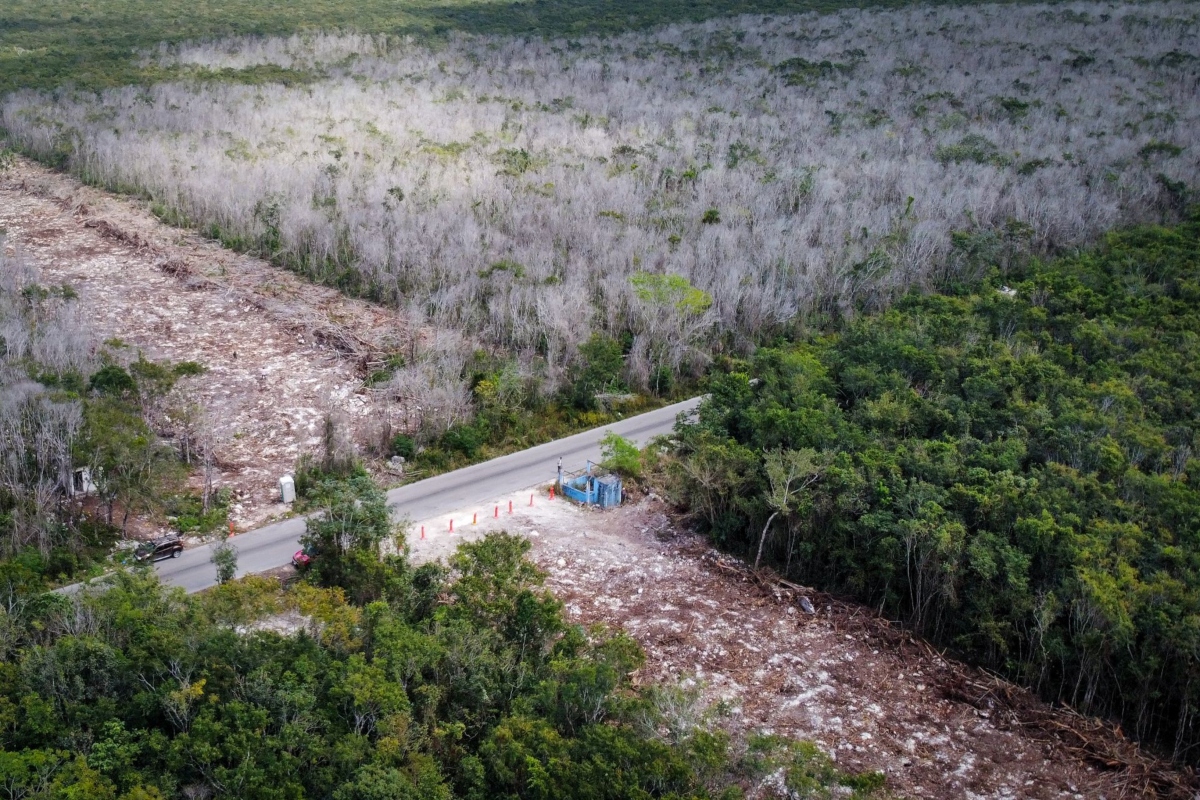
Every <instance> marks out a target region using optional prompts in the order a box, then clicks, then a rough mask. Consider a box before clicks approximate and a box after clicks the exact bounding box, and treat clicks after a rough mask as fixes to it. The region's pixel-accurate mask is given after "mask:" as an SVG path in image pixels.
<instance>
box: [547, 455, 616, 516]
mask: <svg viewBox="0 0 1200 800" xmlns="http://www.w3.org/2000/svg"><path fill="white" fill-rule="evenodd" d="M558 490H559V491H560V492H561V493H562V494H563V496H564V497H568V498H570V499H571V500H574V501H575V502H576V503H583V504H584V505H592V506H600V507H601V508H616V507H617V506H619V505H621V478H620V476H619V475H613V474H612V473H611V472H608V471H607V470H604V469H602V468H600V467H599V466H598V465H595V464H592V462H591V461H589V462H587V469H585V470H582V471H580V472H571V473H565V474H564V473H563V468H562V464H559V465H558Z"/></svg>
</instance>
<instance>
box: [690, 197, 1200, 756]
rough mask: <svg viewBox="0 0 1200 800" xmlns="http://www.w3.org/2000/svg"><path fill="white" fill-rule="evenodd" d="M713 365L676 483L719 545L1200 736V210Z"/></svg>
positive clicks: (1198, 741) (1068, 694)
mask: <svg viewBox="0 0 1200 800" xmlns="http://www.w3.org/2000/svg"><path fill="white" fill-rule="evenodd" d="M1004 280H1005V281H1007V283H1008V285H1007V286H1005V285H1003V282H1002V280H1001V278H1000V276H998V275H993V276H992V277H991V278H990V279H989V280H988V281H987V282H986V284H985V285H984V286H982V287H981V288H979V289H978V290H977V291H973V292H971V293H964V294H959V295H932V296H927V295H919V294H911V295H909V296H907V297H905V298H903V299H902V300H900V301H899V302H898V303H897V305H896V306H895V308H893V309H892V310H890V311H888V312H886V313H883V314H880V315H878V316H873V317H868V318H863V319H860V320H857V321H855V322H853V323H850V324H847V325H845V326H843V327H842V328H841V329H839V330H838V331H836V332H834V333H829V334H827V335H820V336H814V337H812V338H810V339H808V340H807V341H804V342H802V343H797V344H794V345H787V346H783V347H780V348H775V349H763V350H760V351H758V352H757V353H756V354H755V356H754V357H753V359H752V360H749V361H744V362H743V361H728V362H725V363H724V364H722V365H721V366H722V369H721V370H720V372H719V374H716V375H714V377H713V379H712V381H711V383H710V391H711V398H710V399H709V400H708V401H706V402H705V403H704V404H703V405H702V406H701V410H700V414H699V422H698V423H697V424H695V425H690V426H684V427H682V428H680V429H679V431H678V438H679V440H680V445H679V454H678V458H677V460H675V461H674V462H673V463H672V467H671V469H672V474H673V476H674V480H673V485H674V486H675V489H674V491H675V492H676V497H677V498H678V499H679V500H680V501H681V502H683V503H685V504H686V505H687V506H688V507H689V508H690V509H691V510H692V512H693V513H694V514H695V517H696V519H697V520H699V521H700V522H701V524H702V525H704V526H705V527H706V528H707V529H708V531H710V533H711V535H712V537H713V539H714V540H715V541H717V542H719V543H720V544H721V545H723V546H724V547H727V548H730V549H733V550H735V551H740V552H743V553H746V554H747V555H748V556H752V555H753V554H756V553H757V554H758V555H759V556H760V557H761V556H764V555H765V557H766V559H769V560H770V561H771V562H773V563H774V564H776V565H777V566H778V568H779V569H780V570H781V571H782V572H784V573H785V574H786V575H788V576H790V577H791V578H793V579H795V580H799V581H802V582H805V583H808V584H811V585H816V586H819V587H821V588H823V589H827V590H830V591H835V592H841V593H846V594H851V595H854V596H855V597H857V598H859V599H861V600H862V601H863V602H864V603H867V604H869V605H872V606H874V607H877V608H879V609H881V610H883V611H884V612H885V613H887V614H889V615H891V616H893V617H895V618H899V619H902V620H904V621H906V622H907V623H908V624H910V625H911V626H912V628H913V629H914V630H916V631H917V632H919V633H921V634H923V635H925V636H927V637H929V638H930V639H932V640H934V641H935V642H938V643H941V644H943V645H946V646H948V647H950V648H951V649H952V650H953V651H954V652H956V653H958V654H960V655H962V656H965V657H967V658H969V659H971V660H973V661H976V662H978V663H982V664H984V665H986V666H988V667H990V668H993V669H996V670H1000V671H1003V672H1004V673H1006V674H1007V675H1009V676H1012V677H1013V678H1015V679H1017V680H1020V681H1022V682H1024V683H1026V684H1028V685H1030V686H1032V687H1035V688H1037V689H1038V690H1039V691H1040V692H1041V693H1042V694H1043V695H1045V696H1046V697H1047V698H1049V699H1052V700H1056V701H1061V702H1064V703H1067V704H1069V705H1071V706H1073V707H1075V708H1077V709H1080V710H1082V711H1085V712H1088V713H1096V714H1103V715H1108V716H1111V717H1113V718H1116V719H1119V720H1120V721H1121V722H1122V724H1123V725H1124V728H1125V730H1126V731H1127V732H1129V733H1130V734H1131V735H1133V736H1135V737H1137V738H1138V739H1141V740H1143V741H1147V742H1154V743H1157V744H1158V745H1159V746H1160V747H1161V749H1162V750H1163V751H1164V752H1166V753H1168V754H1173V755H1174V757H1175V758H1177V759H1180V760H1184V761H1187V762H1190V763H1196V761H1197V759H1198V753H1200V727H1198V724H1197V723H1198V720H1197V717H1198V715H1200V692H1198V689H1197V687H1198V686H1200V672H1197V670H1198V669H1200V539H1197V531H1198V530H1200V528H1198V527H1197V520H1198V519H1200V488H1198V486H1200V460H1198V459H1197V452H1200V429H1198V428H1197V422H1196V415H1195V405H1196V398H1197V396H1200V372H1198V371H1197V366H1196V365H1197V364H1198V363H1200V353H1198V352H1197V349H1196V348H1197V344H1198V343H1200V312H1198V310H1197V309H1198V308H1200V305H1198V304H1197V301H1198V300H1200V294H1198V292H1200V214H1196V213H1193V214H1192V216H1191V217H1190V220H1189V221H1188V222H1186V223H1185V224H1182V225H1180V226H1178V227H1174V228H1157V227H1149V228H1136V229H1133V230H1128V231H1124V232H1118V233H1113V234H1110V235H1109V236H1107V237H1106V239H1105V241H1104V244H1103V245H1102V246H1100V247H1099V248H1097V249H1095V250H1093V251H1088V252H1084V253H1081V254H1079V255H1074V256H1070V257H1066V258H1063V259H1060V260H1057V261H1054V262H1050V263H1033V264H1031V265H1030V266H1029V267H1028V268H1025V269H1023V270H1021V271H1020V272H1018V273H1015V274H1012V275H1009V276H1008V277H1007V278H1005V279H1004Z"/></svg>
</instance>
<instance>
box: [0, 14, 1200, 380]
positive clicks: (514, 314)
mask: <svg viewBox="0 0 1200 800" xmlns="http://www.w3.org/2000/svg"><path fill="white" fill-rule="evenodd" d="M1198 52H1200V23H1198V21H1197V13H1196V8H1195V6H1193V5H1191V4H1187V3H1156V4H1145V5H1129V6H1118V5H1107V4H1073V5H1055V6H1020V7H1012V6H982V7H971V8H945V7H939V8H937V9H928V8H913V9H906V10H900V11H887V12H872V11H846V12H842V13H837V14H830V15H816V14H810V15H800V16H780V17H740V18H735V19H727V20H720V21H714V22H709V23H704V24H691V25H675V26H670V27H666V28H662V29H659V30H657V31H655V32H652V33H644V34H643V33H638V34H629V35H624V36H619V37H615V38H592V39H583V40H578V41H576V40H558V41H543V40H539V39H525V38H498V37H467V36H462V37H458V38H455V39H453V40H452V41H451V42H450V43H448V44H446V45H445V46H441V47H436V48H431V47H426V46H422V45H419V44H417V43H415V42H413V41H409V40H404V41H399V40H395V39H392V40H389V39H385V38H372V37H365V36H315V37H309V38H295V37H294V38H291V39H266V40H261V39H237V40H227V41H219V42H212V43H197V44H191V45H187V46H182V47H178V48H166V47H164V48H161V49H160V50H159V51H157V52H155V53H151V54H148V55H147V56H146V58H147V60H148V61H158V62H159V63H161V64H162V65H166V66H176V67H179V66H184V67H194V68H196V69H197V70H201V71H200V72H197V78H196V79H195V80H187V81H182V82H175V83H167V84H161V85H155V86H151V87H148V88H147V87H130V88H127V89H122V90H113V91H108V92H105V93H103V94H101V95H98V96H97V95H94V94H83V93H80V94H74V93H72V92H70V91H58V92H55V93H52V94H50V93H23V94H17V95H13V96H10V97H8V98H7V99H6V100H5V102H4V104H3V117H2V119H3V125H4V127H5V128H7V130H8V131H9V133H10V135H11V136H13V137H14V139H15V140H16V141H17V142H19V143H20V144H21V146H23V147H24V148H26V149H27V150H28V151H31V152H33V153H36V154H39V155H42V156H48V157H54V156H55V155H56V154H57V155H58V156H59V157H64V158H67V159H69V163H70V164H71V165H72V166H73V167H74V168H75V169H77V170H79V171H80V172H81V173H82V174H84V175H85V176H87V177H88V178H90V179H93V180H96V181H100V182H102V183H104V184H106V185H109V186H113V187H122V188H127V189H128V188H133V189H137V190H140V191H143V192H145V193H146V194H148V195H149V196H150V197H151V198H152V199H153V201H154V202H156V203H158V204H160V206H159V207H160V210H162V211H165V212H169V213H174V212H179V213H181V214H182V215H183V216H185V217H186V218H188V219H189V220H191V221H193V222H195V223H196V224H198V225H201V226H203V227H205V228H206V229H209V228H210V226H216V228H218V229H219V232H220V235H222V236H224V237H226V238H227V239H239V240H241V241H242V242H243V243H245V244H246V245H247V246H252V247H257V248H260V249H262V250H264V251H266V252H270V253H271V254H273V255H274V256H276V257H277V258H280V259H282V260H284V261H289V262H291V263H293V264H296V265H298V266H301V267H302V268H304V269H307V270H309V271H311V272H313V273H315V274H319V275H321V276H322V277H324V278H325V279H328V280H334V281H338V282H341V283H343V284H354V283H356V282H358V283H359V284H360V286H364V285H365V286H369V287H370V288H371V291H373V292H374V293H377V294H378V295H380V296H383V297H386V298H388V299H390V300H394V301H395V302H397V303H399V304H400V305H401V306H402V307H403V308H405V309H406V310H407V312H408V313H409V314H410V315H411V318H412V321H413V322H414V323H416V324H432V325H434V326H436V327H439V328H443V329H459V330H462V331H465V332H466V333H467V334H468V335H469V336H470V337H472V338H474V339H476V341H478V340H483V341H487V342H490V343H493V344H498V345H502V346H505V347H507V348H511V349H512V350H513V351H514V352H516V353H519V354H522V356H523V358H522V363H523V364H525V365H526V368H527V369H532V370H533V372H534V373H535V374H537V375H538V376H539V377H542V378H545V379H546V383H545V384H544V385H545V386H546V387H548V388H553V387H554V386H555V385H556V383H557V381H558V380H559V378H560V376H561V375H562V374H563V368H564V366H565V365H566V364H568V363H569V362H570V361H571V359H572V358H573V357H574V355H575V352H574V348H575V347H576V345H577V344H578V343H580V342H582V341H584V340H586V339H587V338H588V336H589V334H590V333H591V332H593V331H601V332H605V333H608V334H611V335H622V334H625V335H631V336H632V337H633V341H634V344H633V348H632V356H631V358H630V359H629V362H628V370H629V378H630V379H631V381H632V383H633V384H635V385H638V384H640V385H643V386H644V385H646V384H647V383H648V382H650V381H652V380H653V376H654V375H655V374H659V369H660V368H662V367H666V368H668V369H671V370H676V369H684V370H686V369H688V368H689V367H690V366H696V365H697V364H699V363H700V362H701V361H702V360H703V357H704V356H703V355H702V354H703V353H706V352H711V350H712V348H713V347H714V346H716V343H717V337H718V332H727V331H732V332H734V334H735V336H734V337H733V339H732V342H733V346H735V347H739V346H743V345H745V344H747V343H749V342H752V341H753V340H754V339H755V338H756V337H759V336H761V335H763V334H765V333H769V332H770V331H771V330H773V329H775V328H777V327H778V326H781V325H785V324H788V323H789V322H791V321H794V320H795V319H797V318H798V317H801V318H802V317H803V316H805V315H807V314H812V313H814V312H816V313H830V312H833V313H840V312H846V311H852V310H854V309H856V308H871V307H877V306H879V305H882V304H885V303H886V302H887V301H888V300H889V299H890V298H891V297H893V296H894V295H895V294H896V293H897V292H901V291H903V290H905V289H906V288H908V287H910V286H913V285H920V286H925V285H931V284H936V283H939V282H941V281H944V280H947V279H954V278H955V277H956V276H960V275H966V276H969V275H970V274H973V273H975V272H976V271H978V270H979V269H981V268H986V267H988V266H991V265H993V264H1001V265H1003V263H1004V261H1005V259H1006V258H1007V257H1009V256H1011V254H1012V253H1013V251H1014V250H1027V249H1031V250H1033V251H1035V252H1037V251H1046V250H1052V249H1055V248H1063V247H1068V246H1072V245H1075V244H1079V243H1082V242H1085V241H1087V240H1088V239H1090V238H1092V237H1095V236H1096V235H1098V234H1099V233H1101V232H1102V231H1104V230H1106V229H1108V228H1110V227H1112V226H1114V225H1117V224H1121V223H1126V222H1131V221H1139V220H1148V219H1151V220H1152V219H1157V218H1159V217H1161V216H1162V215H1164V214H1169V213H1170V210H1171V209H1172V207H1173V206H1176V205H1178V203H1179V202H1180V200H1179V192H1180V188H1181V186H1180V185H1181V184H1187V185H1195V184H1196V183H1197V177H1198V173H1200V166H1198V162H1197V158H1196V152H1197V149H1196V146H1197V140H1198V138H1200V104H1198V103H1197V96H1198V85H1200V84H1198V80H1200V78H1198V75H1200V66H1198V65H1200V62H1198V61H1197V59H1196V57H1195V56H1194V54H1195V53H1198ZM261 65H277V66H278V67H280V68H283V69H286V70H291V71H292V72H289V73H287V74H289V75H291V76H293V77H295V76H296V75H300V76H302V79H301V80H299V81H298V82H297V83H295V84H293V85H290V86H284V85H281V84H262V85H246V84H243V83H230V82H222V81H215V80H212V79H211V76H212V75H214V74H218V73H214V70H224V69H232V70H239V69H245V68H248V67H256V66H258V67H261ZM226 74H228V73H226ZM203 76H208V77H207V78H203ZM202 78H203V79H202ZM639 272H648V273H673V274H677V275H681V276H684V277H685V278H686V279H687V280H688V281H689V282H690V283H691V284H692V285H693V286H695V287H697V288H699V289H701V290H703V292H704V293H707V295H708V296H711V306H709V304H708V300H709V298H708V297H707V296H705V295H698V294H695V293H692V294H687V293H686V291H685V290H684V289H682V288H680V287H679V286H677V285H665V284H647V283H646V282H645V281H642V282H640V283H639V281H638V280H637V279H636V278H635V276H636V275H637V273H639ZM725 341H730V340H728V339H727V340H725ZM471 346H472V345H470V344H469V343H468V342H466V341H464V342H463V346H462V347H461V348H458V351H455V352H457V353H458V354H457V355H456V354H455V352H450V351H443V352H437V353H433V354H431V356H430V358H431V359H433V360H434V361H436V364H430V365H428V366H424V367H422V366H421V365H415V364H410V365H409V367H408V370H409V373H410V374H408V375H407V376H405V375H404V374H401V375H400V376H399V377H398V378H397V380H399V381H404V380H409V381H412V380H417V381H420V382H422V383H424V384H425V385H428V384H429V383H433V384H435V385H442V386H446V388H447V389H450V390H451V391H450V393H449V396H454V395H455V394H456V393H455V392H454V391H452V390H453V389H454V385H453V384H454V383H455V382H456V381H457V380H458V375H459V372H460V369H459V367H461V361H459V360H458V359H460V358H465V356H466V354H467V353H469V351H470V348H471ZM451 350H453V348H451ZM414 372H415V373H416V374H411V373H414Z"/></svg>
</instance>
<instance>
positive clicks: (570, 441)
mask: <svg viewBox="0 0 1200 800" xmlns="http://www.w3.org/2000/svg"><path fill="white" fill-rule="evenodd" d="M698 403H699V398H695V399H692V400H688V401H686V402H683V403H677V404H675V405H672V406H667V407H666V408H660V409H658V410H657V411H651V412H649V413H646V414H639V415H638V416H636V417H630V418H629V419H625V420H621V421H620V422H617V423H614V424H612V425H606V426H604V427H603V428H596V429H595V430H590V431H585V432H584V433H577V434H575V435H574V436H568V437H567V438H565V439H559V440H557V441H554V442H549V443H547V444H543V445H538V446H537V447H531V448H530V449H528V450H522V451H521V452H519V453H513V454H511V455H507V456H501V457H500V458H495V459H492V460H491V461H486V462H484V463H482V464H476V465H474V466H471V467H466V468H464V469H460V470H456V471H454V472H448V473H446V474H444V475H437V476H435V477H432V478H427V479H425V480H423V481H417V482H416V483H410V484H408V485H407V486H401V487H399V488H397V489H392V490H391V491H390V492H388V494H387V499H388V505H389V506H391V507H392V512H393V514H394V515H395V516H396V517H408V518H409V519H411V520H422V519H428V518H429V517H435V516H438V515H440V514H446V513H449V512H451V511H455V510H457V509H460V508H464V507H466V506H468V505H470V504H472V503H480V502H482V501H486V500H489V499H491V498H493V497H499V496H500V495H504V494H508V493H510V492H515V491H518V490H520V489H524V488H527V487H530V486H536V485H537V484H539V483H543V482H545V483H549V482H550V481H552V480H554V477H555V473H556V469H557V465H558V459H559V458H560V457H561V458H562V460H563V467H564V468H565V469H579V468H581V467H583V464H584V462H585V461H586V460H588V459H591V460H592V461H599V460H600V439H601V437H603V436H604V434H606V433H607V432H608V431H613V432H614V433H617V434H620V435H621V436H624V437H625V438H627V439H632V440H634V441H635V442H637V443H638V444H645V443H646V442H647V441H649V440H650V439H651V438H652V437H654V436H658V435H660V434H664V433H669V432H670V431H671V429H672V428H673V427H674V425H675V418H676V417H677V416H678V415H679V414H681V413H689V412H691V411H692V410H693V409H695V407H696V405H697V404H698ZM303 533H304V518H303V517H296V518H293V519H288V520H284V521H283V522H277V523H275V524H274V525H267V526H265V527H262V528H258V529H257V530H254V531H250V532H248V533H243V534H239V535H238V536H236V537H234V538H233V539H231V540H230V541H231V542H232V543H233V545H234V546H235V547H236V548H237V551H238V574H239V575H243V574H246V573H251V572H262V571H263V570H268V569H272V568H274V567H279V566H283V565H284V564H287V563H288V562H289V561H290V560H291V557H292V554H293V553H295V552H296V550H298V549H299V547H300V536H301V534H303ZM211 555H212V554H211V545H204V546H203V547H196V548H193V549H191V550H185V551H184V552H183V555H181V556H180V557H179V558H173V559H166V560H163V561H160V562H158V565H157V566H158V574H159V576H160V577H161V578H162V580H163V582H164V583H168V584H172V585H175V586H182V587H183V588H184V589H186V590H187V591H189V592H196V591H200V590H201V589H206V588H208V587H209V586H212V585H213V584H214V583H215V582H216V580H215V579H216V568H215V567H214V566H213V564H212V562H211V561H210V560H209V559H210V558H211ZM72 588H73V587H72Z"/></svg>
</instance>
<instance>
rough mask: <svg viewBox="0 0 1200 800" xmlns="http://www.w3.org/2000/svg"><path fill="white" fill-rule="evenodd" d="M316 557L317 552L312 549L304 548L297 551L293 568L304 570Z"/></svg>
mask: <svg viewBox="0 0 1200 800" xmlns="http://www.w3.org/2000/svg"><path fill="white" fill-rule="evenodd" d="M314 556H316V552H315V551H313V550H312V548H309V547H303V548H301V549H299V550H297V551H296V554H295V555H294V556H292V566H293V567H295V568H296V569H304V568H305V567H307V566H308V565H309V564H310V563H312V560H313V557H314Z"/></svg>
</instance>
